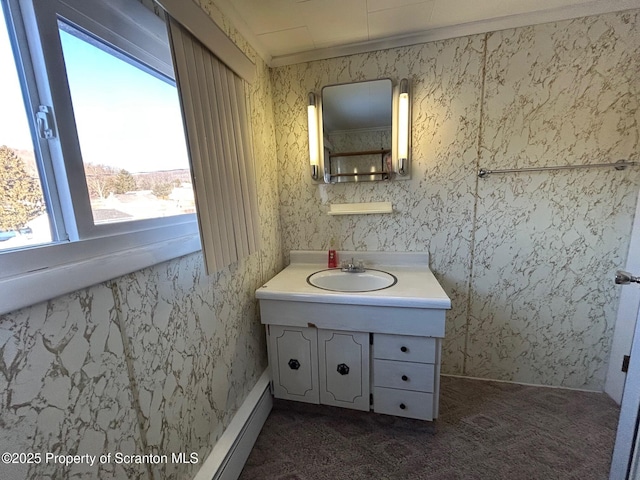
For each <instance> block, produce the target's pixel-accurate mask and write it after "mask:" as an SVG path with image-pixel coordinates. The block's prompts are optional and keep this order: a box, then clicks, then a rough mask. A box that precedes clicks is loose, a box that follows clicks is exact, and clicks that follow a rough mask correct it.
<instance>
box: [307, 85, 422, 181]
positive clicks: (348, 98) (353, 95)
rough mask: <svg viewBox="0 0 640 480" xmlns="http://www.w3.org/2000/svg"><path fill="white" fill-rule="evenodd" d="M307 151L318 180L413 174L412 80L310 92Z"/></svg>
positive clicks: (377, 178) (385, 178) (378, 178)
mask: <svg viewBox="0 0 640 480" xmlns="http://www.w3.org/2000/svg"><path fill="white" fill-rule="evenodd" d="M308 117H309V155H310V165H311V176H312V179H313V180H314V181H316V182H317V183H321V182H325V183H341V182H371V181H388V180H403V179H408V178H409V147H410V146H409V138H410V134H409V130H410V122H409V119H410V106H409V84H408V81H407V80H406V79H403V80H401V81H400V82H397V83H396V84H395V85H394V83H393V81H392V80H391V79H389V78H384V79H378V80H370V81H362V82H353V83H344V84H337V85H327V86H325V87H323V88H322V91H321V94H320V96H316V95H315V94H314V93H310V94H309V102H308Z"/></svg>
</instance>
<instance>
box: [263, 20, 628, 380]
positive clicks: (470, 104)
mask: <svg viewBox="0 0 640 480" xmlns="http://www.w3.org/2000/svg"><path fill="white" fill-rule="evenodd" d="M639 23H640V12H639V11H638V10H633V11H629V12H624V13H618V14H610V15H601V16H594V17H588V18H582V19H577V20H572V21H565V22H558V23H550V24H544V25H538V26H533V27H528V28H518V29H510V30H505V31H501V32H494V33H489V34H482V35H474V36H469V37H462V38H456V39H451V40H445V41H438V42H433V43H428V44H423V45H416V46H411V47H403V48H396V49H390V50H382V51H377V52H373V53H368V54H360V55H352V56H346V57H340V58H335V59H329V60H323V61H316V62H309V63H304V64H299V65H293V66H287V67H280V68H276V69H273V71H272V79H273V84H274V86H275V91H274V105H275V112H276V113H275V115H276V125H277V129H276V136H277V145H278V157H279V161H280V168H281V182H280V213H281V220H282V230H283V236H282V238H283V242H284V251H285V254H286V252H289V251H290V250H292V249H293V250H295V249H326V248H327V247H328V245H329V243H330V241H331V239H332V238H333V239H335V240H336V245H337V248H339V249H345V250H373V251H375V250H391V251H428V252H429V253H430V255H431V268H432V269H433V270H434V272H435V274H436V276H437V277H438V279H439V280H440V282H441V283H442V284H443V286H444V288H445V290H446V291H447V293H448V294H449V296H450V297H451V299H452V303H453V308H452V310H451V312H450V313H449V314H448V316H447V329H446V338H445V341H444V345H443V372H444V373H449V374H458V375H470V376H478V377H483V378H493V379H501V380H513V381H519V382H526V383H534V384H545V385H557V386H565V387H574V388H585V389H594V390H601V389H602V388H603V385H604V375H605V373H606V366H607V362H608V355H609V348H610V343H611V336H612V332H613V327H614V322H615V312H616V309H617V301H618V297H617V290H616V288H615V286H614V285H613V282H612V280H611V279H612V278H613V272H614V271H615V269H616V268H618V267H619V266H620V265H624V262H625V258H626V252H627V248H628V241H629V235H630V231H631V223H632V219H633V213H634V210H635V199H636V196H637V193H638V184H639V182H640V169H627V170H625V171H616V170H613V169H605V170H603V169H588V170H567V171H554V172H540V173H530V174H523V173H517V174H504V175H498V174H495V175H493V176H491V177H489V178H485V179H479V178H478V177H477V171H478V169H479V168H480V167H483V168H488V169H499V168H513V167H530V166H548V165H566V164H583V163H602V162H611V161H616V160H618V159H632V160H636V161H637V160H640V141H639V136H640V131H639V125H640V109H639V108H638V101H639V100H638V98H640V97H639V95H638V93H639V92H638V89H639V86H640V84H639V83H638V80H637V79H638V75H639V74H640V35H639V34H638V31H639V29H640V24H639ZM382 77H391V78H394V79H397V80H398V79H400V78H403V77H407V78H409V79H410V81H411V85H412V96H413V100H412V102H413V112H412V113H413V131H412V143H413V148H412V154H413V159H412V166H411V168H412V176H411V180H409V181H401V182H395V183H370V184H340V185H319V186H318V185H313V184H312V183H311V182H310V179H309V178H308V163H307V160H306V159H307V152H306V148H307V145H306V114H305V112H306V110H305V108H304V103H305V99H306V94H307V93H308V92H309V91H315V92H319V91H320V88H321V87H322V86H324V85H327V84H333V83H341V82H348V81H355V80H365V79H376V78H382ZM385 200H388V201H391V202H392V203H393V206H394V213H393V214H390V215H364V216H344V217H336V216H328V215H326V211H327V210H328V205H329V204H330V203H345V202H367V201H385Z"/></svg>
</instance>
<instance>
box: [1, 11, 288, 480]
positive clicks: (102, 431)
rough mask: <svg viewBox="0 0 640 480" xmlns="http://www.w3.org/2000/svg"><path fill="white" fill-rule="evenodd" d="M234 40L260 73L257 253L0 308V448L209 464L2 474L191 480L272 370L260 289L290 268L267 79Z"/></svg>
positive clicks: (256, 91) (177, 262) (255, 104)
mask: <svg viewBox="0 0 640 480" xmlns="http://www.w3.org/2000/svg"><path fill="white" fill-rule="evenodd" d="M142 3H144V4H146V5H147V6H149V7H153V5H152V4H151V2H148V1H144V2H142ZM206 10H207V11H208V12H209V13H210V14H211V15H212V16H214V17H215V15H219V13H217V10H216V9H215V7H213V6H211V5H208V6H207V7H206ZM227 28H229V27H228V26H227ZM229 34H230V36H232V37H235V38H239V37H238V36H237V34H235V32H231V31H229ZM238 43H239V44H240V46H241V48H244V49H245V51H246V53H247V54H248V55H249V56H250V57H251V58H252V59H253V60H254V61H255V62H256V64H257V69H258V75H257V79H256V81H255V82H254V83H253V84H252V85H251V86H250V87H249V92H248V96H249V99H250V108H251V114H250V118H251V119H252V129H253V138H254V157H255V161H256V169H257V175H256V177H257V178H259V179H261V181H260V183H259V185H258V199H259V216H260V228H261V236H262V238H261V240H262V245H261V250H260V251H259V252H258V253H256V254H254V255H251V256H250V257H248V258H245V259H244V260H242V261H239V262H237V263H235V264H232V265H230V266H229V267H228V268H225V269H223V270H221V271H219V272H217V273H216V274H215V275H211V276H207V275H206V274H205V272H204V265H203V260H202V255H201V254H200V253H197V254H193V255H189V256H186V257H183V258H178V259H174V260H172V261H169V262H166V263H163V264H160V265H156V266H154V267H151V268H147V269H144V270H141V271H138V272H134V273H132V274H129V275H126V276H124V277H121V278H117V279H114V280H111V281H109V282H106V283H104V284H100V285H96V286H92V287H88V288H86V289H84V290H81V291H78V292H74V293H71V294H69V295H65V296H62V297H60V298H56V299H53V300H50V301H48V302H45V303H42V304H38V305H34V306H32V307H29V308H25V309H23V310H20V311H17V312H13V313H10V314H7V315H2V316H0V402H1V407H0V427H1V430H0V450H1V451H2V452H17V453H29V452H42V454H43V455H44V453H45V452H50V453H53V454H60V455H84V454H89V455H100V454H108V453H111V454H112V455H113V457H112V459H113V460H115V453H116V452H121V453H123V454H128V455H132V454H139V455H142V454H167V455H169V456H170V455H171V453H180V452H184V453H187V454H190V453H191V452H195V453H197V454H198V458H199V460H200V462H199V463H198V464H194V465H190V464H175V463H173V462H171V461H169V462H168V463H161V464H158V465H136V464H134V463H128V464H116V463H115V461H111V462H107V463H99V462H97V463H96V464H95V465H93V466H91V465H87V464H74V465H63V464H61V463H53V462H51V461H49V462H44V461H43V462H41V463H39V464H31V465H23V466H17V468H12V467H13V466H12V465H9V466H7V465H0V478H11V479H12V480H19V479H38V480H43V479H44V480H46V479H51V480H53V479H61V478H64V479H67V478H68V479H71V478H83V479H101V480H102V479H109V478H112V479H117V480H120V479H124V478H127V479H151V480H154V479H155V480H160V479H163V480H164V479H189V478H192V476H193V475H194V474H195V473H196V471H197V470H198V469H199V468H200V467H201V466H202V462H204V460H205V459H206V458H207V455H208V454H209V452H210V451H211V449H212V447H213V446H214V445H215V443H216V441H217V439H218V438H219V437H220V435H221V434H222V432H223V431H224V429H225V428H226V427H227V425H228V424H229V422H230V421H231V419H232V418H233V415H234V414H235V412H236V411H237V409H238V407H239V406H240V405H241V404H242V402H243V401H244V399H245V398H246V396H247V394H248V393H249V392H250V390H251V389H252V388H253V386H254V385H255V383H256V381H257V380H258V378H259V377H260V375H261V374H262V372H263V371H264V369H265V368H266V366H267V359H266V345H265V336H264V329H263V328H262V325H261V324H260V321H259V317H258V311H257V302H256V300H255V296H254V292H255V290H256V288H258V287H259V286H260V285H262V284H263V283H264V282H265V281H266V280H268V279H269V278H271V277H273V276H274V275H275V274H276V273H277V272H278V271H279V270H281V269H282V265H283V256H282V253H281V240H280V231H281V229H280V220H279V211H278V191H277V188H274V185H277V183H278V180H277V162H276V147H275V133H274V119H273V108H272V93H271V81H270V76H269V70H268V68H267V66H266V65H265V63H264V62H262V61H261V60H260V58H259V57H258V56H257V55H256V54H255V53H254V52H253V51H251V50H248V46H247V45H246V44H244V43H243V42H240V41H239V42H238ZM87 458H88V457H87Z"/></svg>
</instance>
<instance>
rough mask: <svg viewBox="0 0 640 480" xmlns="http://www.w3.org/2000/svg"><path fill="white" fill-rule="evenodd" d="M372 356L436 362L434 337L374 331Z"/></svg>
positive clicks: (404, 360)
mask: <svg viewBox="0 0 640 480" xmlns="http://www.w3.org/2000/svg"><path fill="white" fill-rule="evenodd" d="M373 357H374V358H384V359H388V360H401V361H403V362H419V363H436V339H435V338H429V337H411V336H407V335H388V334H383V333H376V334H374V336H373Z"/></svg>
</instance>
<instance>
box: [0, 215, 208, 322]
mask: <svg viewBox="0 0 640 480" xmlns="http://www.w3.org/2000/svg"><path fill="white" fill-rule="evenodd" d="M105 240H108V239H100V240H99V241H93V242H92V241H87V242H75V243H70V244H64V245H55V246H50V247H42V249H43V250H46V249H50V252H51V254H52V255H50V256H53V255H55V254H59V253H60V252H62V256H63V257H64V256H65V254H68V256H69V257H70V258H73V260H72V261H69V262H59V263H57V264H55V265H53V264H52V265H50V266H48V267H44V268H42V269H36V270H32V271H24V272H21V273H16V274H14V275H11V276H5V277H3V278H0V315H2V314H5V313H9V312H12V311H15V310H18V309H20V308H24V307H27V306H30V305H35V304H37V303H40V302H43V301H45V300H49V299H52V298H55V297H58V296H60V295H64V294H67V293H71V292H74V291H76V290H81V289H83V288H86V287H89V286H91V285H95V284H98V283H101V282H105V281H107V280H111V279H114V278H117V277H120V276H122V275H126V274H128V273H131V272H135V271H137V270H141V269H143V268H147V267H150V266H152V265H156V264H158V263H162V262H165V261H168V260H171V259H173V258H177V257H181V256H183V255H188V254H190V253H193V252H197V251H199V250H200V249H201V245H200V237H199V235H198V233H197V227H196V228H195V232H191V233H187V234H185V235H183V236H180V237H177V238H176V237H174V238H170V239H164V240H161V241H158V242H155V243H150V244H147V245H143V246H138V247H133V248H127V249H122V248H121V247H120V248H121V249H120V250H115V251H109V249H108V248H107V249H105V248H104V244H103V243H101V242H104V241H105ZM116 243H117V242H116ZM52 249H55V250H52ZM79 250H81V251H82V255H78V251H79ZM53 252H55V254H54V253H53ZM69 252H70V253H69ZM2 260H3V259H2V258H1V257H0V263H4V262H2ZM2 270H4V269H3V268H0V272H2ZM25 270H27V269H25ZM5 272H6V270H5ZM0 274H1V273H0Z"/></svg>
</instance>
